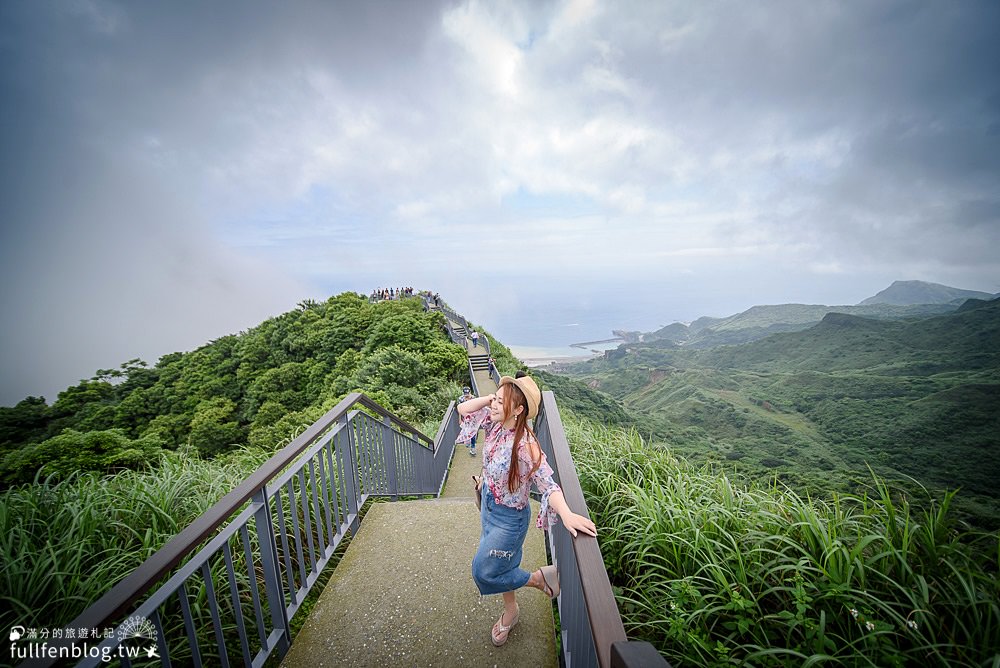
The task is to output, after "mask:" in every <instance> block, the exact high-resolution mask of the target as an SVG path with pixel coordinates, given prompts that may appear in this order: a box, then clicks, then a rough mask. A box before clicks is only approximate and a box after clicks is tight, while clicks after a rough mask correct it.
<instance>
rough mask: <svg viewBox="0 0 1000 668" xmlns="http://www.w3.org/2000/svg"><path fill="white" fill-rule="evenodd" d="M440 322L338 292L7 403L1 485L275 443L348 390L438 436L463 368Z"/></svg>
mask: <svg viewBox="0 0 1000 668" xmlns="http://www.w3.org/2000/svg"><path fill="white" fill-rule="evenodd" d="M443 323H444V320H443V316H442V315H441V314H440V313H425V312H424V311H423V308H422V304H421V302H420V300H419V299H404V300H399V301H391V302H383V303H378V304H372V303H369V302H368V299H367V298H365V297H363V296H361V295H357V294H354V293H344V294H341V295H338V296H336V297H331V298H330V299H328V300H327V301H325V302H313V301H307V302H303V303H302V304H300V305H299V308H298V309H296V310H294V311H290V312H288V313H284V314H282V315H280V316H277V317H274V318H270V319H268V320H266V321H265V322H263V323H261V324H260V325H258V326H257V327H254V328H252V329H250V330H248V331H245V332H241V333H240V334H235V335H230V336H225V337H222V338H220V339H217V340H215V341H212V342H211V343H208V344H206V345H204V346H202V347H201V348H198V349H197V350H194V351H190V352H184V353H172V354H169V355H164V356H163V357H162V358H160V360H159V361H158V362H157V363H156V364H155V365H153V366H152V367H150V366H149V365H147V364H146V363H145V362H142V361H140V360H131V361H129V362H126V363H125V364H123V365H121V368H119V369H101V370H98V372H97V373H96V375H95V376H94V377H93V378H90V379H86V380H81V381H80V382H79V383H78V384H77V385H75V386H72V387H69V388H67V389H66V390H64V391H62V392H60V393H59V396H58V397H57V398H56V400H55V401H54V402H52V404H51V405H49V404H47V403H46V401H45V400H44V399H43V398H41V397H28V398H26V399H24V400H23V401H21V402H19V403H18V404H17V405H16V406H13V407H0V485H2V484H14V483H21V482H30V481H31V480H32V479H33V478H34V477H35V475H36V473H37V472H39V471H41V473H42V474H43V475H49V474H55V475H57V476H59V477H64V476H67V475H70V474H72V473H74V472H77V471H87V470H90V471H102V472H111V471H117V470H122V469H136V468H146V467H147V466H149V464H150V462H155V461H158V460H159V459H160V457H161V456H162V454H163V451H167V450H175V449H178V448H182V447H191V448H194V449H195V450H196V451H197V452H198V453H199V454H200V455H201V456H203V457H208V458H211V457H214V456H216V455H219V454H223V453H226V452H229V451H232V450H235V449H238V448H239V447H241V446H244V445H250V446H255V447H261V448H265V449H266V448H274V447H277V446H279V445H282V444H284V443H286V442H287V441H288V440H290V438H291V437H292V436H294V435H295V434H296V433H298V431H301V429H303V428H305V427H306V426H308V425H309V424H311V423H312V422H313V421H315V420H316V419H318V418H319V417H320V416H321V415H322V414H323V413H324V412H325V411H326V410H327V409H329V408H330V407H332V406H333V405H334V404H336V402H337V401H339V400H340V399H341V398H342V397H343V396H344V395H346V394H347V393H348V392H351V391H354V390H361V391H364V392H365V393H367V394H368V395H369V396H370V397H371V398H372V399H374V400H375V401H377V402H379V403H380V404H382V405H383V406H385V407H387V408H389V409H390V410H392V411H394V412H395V413H396V414H397V415H399V416H400V417H402V418H403V419H405V420H407V421H409V422H411V423H412V424H414V425H416V426H418V427H420V426H423V425H424V424H425V423H430V425H431V428H430V429H429V431H430V433H434V431H435V430H436V425H437V422H438V421H439V420H440V419H441V414H442V413H443V411H444V409H445V407H446V406H447V405H448V402H449V401H450V400H452V399H453V398H454V397H455V396H457V395H458V392H459V387H460V383H461V382H467V380H466V379H467V378H468V363H467V359H466V356H465V354H464V353H463V351H462V350H461V348H459V347H458V346H455V345H454V344H452V343H451V341H450V339H448V336H447V334H446V333H445V331H444V324H443ZM504 350H505V349H504ZM499 355H500V353H499V352H498V353H497V360H498V361H501V359H500V357H499Z"/></svg>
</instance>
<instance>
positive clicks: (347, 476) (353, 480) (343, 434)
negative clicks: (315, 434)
mask: <svg viewBox="0 0 1000 668" xmlns="http://www.w3.org/2000/svg"><path fill="white" fill-rule="evenodd" d="M338 422H340V424H341V425H342V427H341V429H340V431H338V432H337V435H336V437H335V442H334V443H335V447H336V449H337V452H338V453H339V454H340V462H341V466H342V467H343V468H342V469H341V470H342V472H343V473H342V475H343V481H344V494H345V496H347V499H346V501H347V520H348V529H349V530H350V532H351V535H352V536H354V535H357V533H358V526H359V520H358V510H359V509H358V466H357V457H356V454H355V447H354V428H353V426H352V425H351V424H350V420H349V419H348V417H347V415H344V416H343V417H341V418H340V420H338ZM345 441H346V442H345Z"/></svg>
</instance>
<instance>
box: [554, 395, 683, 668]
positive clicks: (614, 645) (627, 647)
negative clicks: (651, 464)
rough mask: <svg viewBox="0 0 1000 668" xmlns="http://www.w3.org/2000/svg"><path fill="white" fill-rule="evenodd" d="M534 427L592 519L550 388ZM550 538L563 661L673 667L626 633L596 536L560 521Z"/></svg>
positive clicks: (571, 501) (570, 499) (608, 667)
mask: <svg viewBox="0 0 1000 668" xmlns="http://www.w3.org/2000/svg"><path fill="white" fill-rule="evenodd" d="M534 430H535V436H537V438H538V443H539V445H540V446H541V448H542V451H543V452H544V453H545V457H546V458H547V459H548V461H549V464H550V465H551V466H552V469H553V471H554V477H555V480H556V482H557V483H558V484H559V486H560V487H561V488H562V491H563V496H564V498H565V499H566V503H567V504H568V505H569V507H570V508H572V509H573V511H574V512H577V513H579V514H581V515H584V516H585V517H588V518H589V517H590V513H589V511H588V510H587V503H586V501H585V500H584V498H583V489H582V488H581V487H580V480H579V478H578V477H577V475H576V465H575V464H574V463H573V457H572V456H571V455H570V451H569V443H568V442H567V441H566V432H565V431H564V430H563V424H562V420H561V419H560V417H559V409H558V408H557V407H556V400H555V396H554V395H553V394H552V392H550V391H545V392H542V406H541V409H540V410H539V412H538V416H537V417H536V418H535V428H534ZM546 540H547V541H548V544H549V551H550V553H551V554H552V562H553V563H554V564H556V566H557V568H558V569H559V585H560V593H559V600H558V606H559V625H560V631H561V636H562V637H561V640H562V651H563V665H565V666H567V667H569V666H572V667H573V668H577V667H578V666H584V667H586V668H589V667H591V666H600V668H612V666H614V667H615V668H630V667H631V668H638V667H639V666H643V667H646V666H648V667H650V668H657V667H660V668H669V664H668V663H667V662H666V660H664V659H663V657H661V656H660V655H659V653H657V651H656V650H655V648H653V646H652V645H650V644H649V643H647V642H644V641H630V640H628V639H627V638H626V636H625V627H624V625H623V624H622V618H621V615H620V614H619V612H618V605H617V603H616V602H615V595H614V592H612V590H611V581H610V580H609V579H608V572H607V570H606V569H605V567H604V558H603V557H602V556H601V549H600V547H599V545H598V543H597V539H596V538H594V537H592V536H588V535H586V534H583V533H578V534H577V537H576V538H573V537H572V536H570V534H569V532H568V531H566V529H565V527H563V525H562V523H556V524H554V525H553V526H551V527H550V528H549V530H548V532H547V536H546Z"/></svg>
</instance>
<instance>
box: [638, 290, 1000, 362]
mask: <svg viewBox="0 0 1000 668" xmlns="http://www.w3.org/2000/svg"><path fill="white" fill-rule="evenodd" d="M997 296H1000V295H992V294H990V293H987V292H979V291H975V290H962V289H959V288H952V287H949V286H946V285H940V284H937V283H927V282H924V281H895V282H893V284H892V285H890V286H889V287H888V288H886V289H885V290H882V291H880V292H879V293H878V294H876V295H874V296H872V297H869V298H867V299H864V300H862V301H861V302H860V303H858V304H853V305H847V304H844V305H834V306H827V305H824V304H798V303H791V304H758V305H754V306H751V307H750V308H748V309H746V310H745V311H741V312H739V313H735V314H733V315H730V316H726V317H723V318H717V317H711V316H702V317H700V318H698V319H697V320H695V321H693V322H692V323H690V324H689V325H685V324H684V323H680V322H675V323H671V324H670V325H666V326H665V327H661V328H660V329H658V330H655V331H653V332H645V333H643V332H631V333H628V334H632V336H625V337H623V338H625V339H626V340H627V341H629V342H646V343H648V342H655V341H661V342H669V343H671V344H674V345H678V346H682V347H689V348H711V347H714V346H718V345H737V344H742V343H749V342H751V341H757V340H759V339H762V338H765V337H767V336H770V335H772V334H777V333H782V332H795V331H801V330H804V329H808V328H809V327H812V326H813V325H815V324H816V323H818V322H820V321H822V320H823V318H824V317H826V315H827V314H829V313H845V314H848V315H855V316H860V317H865V318H875V319H883V320H897V319H905V318H914V317H926V316H932V315H941V314H944V313H949V312H952V311H955V310H958V309H960V308H961V306H962V304H963V303H964V302H965V301H966V300H968V299H976V300H980V301H989V300H992V299H995V298H996V297H997ZM921 300H924V301H921Z"/></svg>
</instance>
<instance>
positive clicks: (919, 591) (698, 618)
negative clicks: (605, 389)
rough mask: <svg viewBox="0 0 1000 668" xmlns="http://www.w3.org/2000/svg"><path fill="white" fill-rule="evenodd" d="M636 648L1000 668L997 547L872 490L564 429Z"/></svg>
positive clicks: (944, 504) (580, 426) (930, 510)
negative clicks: (782, 480) (801, 485)
mask: <svg viewBox="0 0 1000 668" xmlns="http://www.w3.org/2000/svg"><path fill="white" fill-rule="evenodd" d="M566 432H567V436H568V437H569V440H570V443H571V444H572V446H573V453H574V459H575V461H576V464H577V469H578V471H579V475H580V480H581V483H582V485H583V488H584V493H585V495H586V497H587V503H588V505H589V506H590V508H591V511H592V513H593V516H594V519H595V521H596V522H597V524H598V527H599V539H600V542H601V549H602V552H603V554H604V558H605V563H606V565H607V567H608V572H609V575H610V576H611V580H612V584H613V586H614V587H615V592H616V596H617V598H618V602H619V607H620V609H621V610H622V613H623V619H624V621H625V625H626V629H627V631H628V632H629V634H630V636H632V637H636V638H641V639H645V640H649V641H650V642H652V643H653V644H654V645H656V647H657V648H658V649H659V650H660V651H661V652H662V653H663V654H664V655H665V656H666V657H667V658H668V659H669V660H671V661H673V662H675V663H676V664H679V665H700V666H723V665H752V666H784V665H815V664H829V665H848V666H903V665H907V666H909V665H914V666H916V665H919V666H1000V654H998V651H1000V584H998V579H997V575H998V571H1000V545H998V536H997V535H996V534H982V533H972V532H962V530H961V529H960V527H959V526H958V525H957V524H955V523H954V522H953V521H952V520H951V518H950V515H949V507H950V504H951V502H952V499H953V494H948V495H945V496H944V497H943V498H940V499H931V498H928V500H927V501H926V503H923V504H922V507H918V506H917V505H916V504H912V503H911V502H910V501H909V500H908V499H907V498H905V497H900V496H899V495H898V494H897V493H896V491H895V490H894V489H892V488H890V487H889V485H888V484H887V483H886V482H884V481H883V480H881V479H879V478H877V477H875V476H873V478H872V480H873V482H872V485H871V490H870V492H868V493H865V494H859V495H851V494H843V495H833V496H832V498H830V499H829V500H820V499H810V498H803V497H801V496H799V495H797V494H795V493H794V492H793V491H792V490H790V489H787V488H783V487H778V486H777V485H775V486H770V487H769V486H761V485H755V484H749V483H746V484H744V483H737V482H734V480H733V479H731V478H730V477H729V476H728V475H726V474H725V473H724V472H723V471H721V470H719V469H718V468H710V467H705V468H695V467H692V466H690V465H688V464H687V463H686V462H684V461H683V460H680V459H678V458H676V457H674V456H673V455H672V454H671V453H670V452H669V450H667V449H665V448H663V447H658V446H651V445H648V444H646V443H644V442H643V441H642V439H641V437H640V436H639V435H638V434H637V433H635V432H634V431H631V432H630V431H626V430H622V429H613V428H605V427H601V426H596V425H594V424H593V423H590V422H583V421H579V420H575V419H573V418H572V417H567V419H566Z"/></svg>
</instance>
